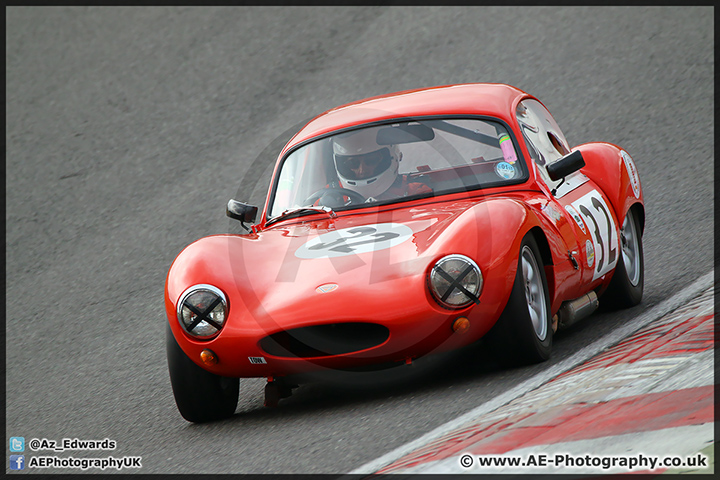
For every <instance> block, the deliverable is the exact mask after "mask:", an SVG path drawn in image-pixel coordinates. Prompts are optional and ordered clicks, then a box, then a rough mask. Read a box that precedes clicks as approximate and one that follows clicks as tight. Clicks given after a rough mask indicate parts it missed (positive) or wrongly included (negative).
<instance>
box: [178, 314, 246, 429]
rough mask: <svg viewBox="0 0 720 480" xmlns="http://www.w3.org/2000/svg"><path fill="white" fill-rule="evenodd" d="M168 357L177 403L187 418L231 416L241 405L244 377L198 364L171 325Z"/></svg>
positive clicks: (210, 419) (191, 419) (203, 418)
mask: <svg viewBox="0 0 720 480" xmlns="http://www.w3.org/2000/svg"><path fill="white" fill-rule="evenodd" d="M166 336H167V341H166V344H167V360H168V369H169V370H170V383H171V384H172V389H173V394H174V395H175V403H176V404H177V407H178V410H180V414H181V415H182V416H183V418H185V420H187V421H189V422H194V423H202V422H209V421H212V420H220V419H223V418H228V417H230V416H232V414H233V413H235V408H236V407H237V401H238V393H239V389H240V380H239V379H237V378H226V377H221V376H218V375H215V374H213V373H210V372H208V371H207V370H204V369H202V368H201V367H199V366H198V365H196V364H195V362H193V361H192V360H190V358H188V356H187V355H185V352H183V351H182V349H181V348H180V345H178V343H177V341H176V340H175V337H174V336H173V334H172V331H171V330H170V327H169V326H168V328H167V333H166Z"/></svg>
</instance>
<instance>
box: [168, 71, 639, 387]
mask: <svg viewBox="0 0 720 480" xmlns="http://www.w3.org/2000/svg"><path fill="white" fill-rule="evenodd" d="M528 98H530V99H532V98H534V97H532V96H530V95H528V94H526V93H525V92H522V91H521V90H518V89H516V88H514V87H510V86H507V85H500V84H470V85H454V86H447V87H436V88H431V89H426V90H417V91H410V92H403V93H399V94H394V95H388V96H383V97H376V98H374V99H368V100H364V101H361V102H356V103H353V104H350V105H347V106H343V107H339V108H336V109H333V110H330V111H329V112H326V113H325V114H323V115H320V116H318V117H316V118H315V119H314V120H312V121H311V122H310V123H309V124H308V125H306V126H305V127H304V128H303V129H302V130H301V131H300V132H299V133H298V134H297V135H295V136H294V137H293V139H292V140H291V141H290V142H289V143H288V144H287V145H286V146H285V148H284V149H283V151H282V153H281V154H280V157H279V161H278V165H276V168H275V174H277V172H278V168H279V165H280V161H281V160H282V158H283V157H284V156H285V155H286V153H288V152H289V151H290V150H292V149H293V147H295V146H296V145H298V144H301V143H303V142H306V141H308V140H310V139H313V138H316V137H318V136H322V135H324V134H327V133H329V132H333V131H337V130H341V129H345V128H349V127H353V126H356V125H361V124H366V123H372V122H377V121H382V120H388V119H399V118H413V117H424V116H443V115H471V116H476V115H482V116H489V117H494V118H499V119H501V120H502V121H504V122H505V123H506V124H507V125H508V126H509V127H510V128H511V129H512V130H513V133H514V134H515V136H516V138H517V139H519V143H520V144H521V145H520V150H521V155H522V157H523V158H521V159H520V161H525V162H527V163H528V165H529V164H531V163H532V162H531V161H530V160H529V159H530V156H529V153H528V150H527V147H526V145H525V143H524V142H523V141H522V135H521V132H520V130H519V125H518V121H517V119H516V117H515V109H516V107H517V105H518V103H519V102H520V101H522V100H523V99H528ZM576 149H579V150H581V151H582V153H583V156H584V158H585V161H586V167H584V168H583V169H582V170H581V172H582V173H584V174H585V175H587V177H589V179H588V180H587V181H586V182H585V183H584V184H582V185H580V186H578V187H577V188H575V189H574V190H572V191H570V192H569V193H567V194H566V195H564V196H563V197H562V198H555V197H554V196H553V195H551V194H550V192H549V191H548V188H547V186H546V185H545V184H544V183H543V182H542V181H539V180H538V179H537V178H536V170H535V169H534V168H532V167H531V168H530V169H529V170H530V178H529V179H528V180H527V181H526V182H525V183H522V184H520V185H514V186H509V187H499V188H494V189H481V190H475V191H471V192H463V193H453V194H448V195H442V196H437V197H434V198H424V199H418V200H413V201H404V202H399V203H395V204H391V205H385V206H374V207H367V208H362V209H359V210H351V211H341V212H337V217H336V218H328V216H327V215H323V214H311V215H307V216H303V217H299V218H293V219H288V220H285V221H280V222H277V223H274V224H272V225H270V226H269V227H267V228H266V226H265V223H266V219H267V212H266V211H265V212H263V214H262V216H261V220H260V222H259V224H258V225H256V226H255V227H254V228H253V233H252V234H249V235H216V236H210V237H206V238H202V239H200V240H198V241H196V242H195V243H193V244H191V245H189V246H188V247H187V248H186V249H185V250H183V251H182V252H181V253H180V254H179V255H178V257H177V258H176V260H175V261H174V263H173V264H172V266H171V268H170V271H169V272H168V276H167V282H166V289H165V306H166V311H167V316H168V321H169V324H170V327H171V329H172V332H173V334H174V336H175V338H176V339H177V341H178V343H179V345H180V346H181V348H182V350H183V351H184V352H185V353H186V354H187V355H188V356H189V357H190V358H191V359H193V360H194V361H195V362H196V363H197V364H198V365H200V366H202V367H203V368H205V369H207V370H209V371H211V372H213V373H216V374H219V375H222V376H230V377H271V376H272V377H275V376H284V375H289V374H294V373H302V372H310V371H315V370H321V369H326V368H330V369H342V368H352V367H361V366H367V365H377V364H384V363H388V362H402V361H407V360H409V359H413V358H417V357H420V356H425V355H427V354H430V353H435V352H441V351H447V350H452V349H456V348H459V347H462V346H465V345H468V344H470V343H473V342H475V341H477V340H478V339H480V338H481V337H482V336H483V335H485V334H486V333H487V332H488V331H489V329H490V328H491V327H492V326H493V325H494V323H495V322H496V320H497V319H498V317H499V316H500V314H501V312H502V311H503V309H504V307H505V304H506V303H507V300H508V298H509V295H510V290H511V288H512V285H513V281H514V278H515V273H516V268H517V264H518V252H519V246H520V242H521V240H522V238H523V237H524V236H525V235H526V234H527V233H528V232H530V231H531V230H532V231H533V234H534V235H535V238H536V240H537V241H538V244H539V245H540V250H541V253H542V254H543V261H544V263H545V271H546V275H547V279H548V287H549V289H550V301H551V311H552V313H553V314H554V313H555V312H556V311H557V310H558V309H559V308H560V305H561V303H562V302H563V301H566V300H571V299H574V298H577V297H579V296H581V295H583V294H585V293H587V292H589V291H591V290H597V291H600V292H601V291H602V290H603V289H604V288H605V287H607V285H608V283H609V281H610V278H611V276H612V273H613V272H612V271H610V272H608V273H607V274H605V275H602V276H600V277H598V278H595V279H593V267H590V266H589V265H588V262H587V261H586V254H587V252H586V251H585V245H586V243H587V241H592V236H591V232H590V228H589V227H590V226H589V225H588V228H585V231H584V232H583V231H582V230H581V228H580V227H579V225H578V223H577V222H576V221H574V220H573V219H572V217H571V216H570V214H569V213H568V211H566V209H565V206H566V205H569V204H570V203H572V202H575V201H577V200H578V199H579V198H581V197H582V196H583V195H586V194H587V193H588V192H590V191H592V190H596V191H598V192H600V194H601V195H602V198H603V200H604V201H605V203H606V204H607V205H609V206H610V210H611V214H612V220H613V222H614V229H615V238H617V235H618V228H619V223H618V222H619V219H620V221H621V219H623V218H624V216H625V213H626V212H627V210H628V209H629V208H631V207H633V208H638V209H639V213H640V215H641V218H644V216H643V214H642V208H643V207H642V205H643V197H642V192H640V194H639V196H636V195H634V193H633V189H632V185H631V183H630V178H629V175H628V172H627V169H626V167H625V166H624V165H623V160H622V158H621V156H620V151H621V150H620V148H619V147H616V146H614V145H611V144H606V143H589V144H584V145H581V146H579V147H576ZM271 190H272V186H271ZM268 198H269V199H270V196H268ZM635 205H637V207H634V206H635ZM267 208H268V207H267V206H266V209H267ZM384 223H394V224H403V225H406V226H408V227H409V228H410V229H412V236H411V238H409V239H408V240H407V241H404V242H403V243H401V244H399V245H396V246H393V247H392V248H387V249H384V250H377V251H374V252H368V253H360V254H357V255H348V256H342V257H336V258H317V259H302V258H297V257H296V255H295V252H296V251H297V249H298V248H300V246H302V245H303V244H305V243H306V242H307V241H308V240H309V239H311V238H314V237H316V236H317V235H320V234H323V233H326V232H329V231H332V230H340V229H343V228H348V227H353V226H360V225H368V224H384ZM611 238H612V235H611ZM453 253H458V254H463V255H466V256H468V257H470V258H472V259H474V260H475V262H476V263H477V264H478V265H479V266H480V268H481V270H482V275H483V280H484V284H483V285H484V286H483V289H482V292H481V294H480V296H479V300H480V302H479V304H472V305H471V306H470V307H466V308H463V309H460V310H449V309H447V308H443V307H441V306H440V305H439V304H438V303H437V302H436V301H435V300H434V299H433V298H432V296H431V294H430V292H429V290H428V288H427V278H428V274H429V271H430V269H431V268H432V267H433V265H434V264H435V262H436V261H437V260H438V259H440V258H441V257H443V256H445V255H448V254H453ZM569 254H572V255H573V258H574V259H575V260H576V262H577V268H576V267H575V266H574V264H573V261H572V259H571V258H570V255H569ZM196 284H209V285H214V286H216V287H218V288H220V289H221V290H222V291H223V292H224V293H225V296H226V297H227V300H228V309H229V310H228V317H227V321H226V325H225V327H224V328H223V329H222V331H221V332H220V333H219V334H218V335H217V336H216V337H215V338H213V339H211V340H206V341H201V340H196V339H193V338H190V337H189V336H188V335H187V334H186V333H185V332H184V330H183V329H182V327H181V326H180V324H179V322H178V319H177V315H176V303H177V302H178V300H179V297H180V295H181V294H182V293H183V292H184V291H185V290H186V289H187V288H188V287H190V286H192V285H196ZM327 284H334V285H337V287H333V288H334V290H331V291H328V292H325V293H322V292H319V291H318V290H317V289H318V287H320V286H323V285H327ZM460 316H464V317H467V318H468V319H469V323H470V328H469V330H467V331H466V332H464V333H463V334H459V333H454V332H453V330H452V327H451V325H452V323H453V321H454V320H455V319H456V318H458V317H460ZM343 322H359V323H373V324H379V325H382V326H384V327H386V328H387V329H388V331H389V335H388V338H387V340H385V341H384V342H382V343H381V344H380V345H377V346H374V347H371V348H367V349H364V350H360V351H356V352H351V353H343V354H339V355H330V356H323V357H309V358H289V357H280V356H275V355H271V354H269V353H268V352H266V351H264V350H263V349H262V348H261V347H260V342H261V340H262V339H263V338H265V337H266V336H268V335H270V334H273V333H276V332H279V331H283V330H289V329H293V328H297V327H305V326H311V325H320V324H334V323H343ZM205 348H209V349H211V350H212V351H214V352H215V353H216V355H217V357H218V358H219V362H218V363H217V364H216V365H214V366H207V365H204V364H203V363H202V362H201V361H200V352H201V351H202V350H203V349H205ZM250 357H263V358H264V361H265V362H266V363H259V364H258V363H252V362H251V361H250V360H249V358H250Z"/></svg>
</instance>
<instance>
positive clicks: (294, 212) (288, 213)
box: [265, 206, 337, 226]
mask: <svg viewBox="0 0 720 480" xmlns="http://www.w3.org/2000/svg"><path fill="white" fill-rule="evenodd" d="M309 213H327V214H328V215H330V218H335V217H337V214H336V213H335V211H334V210H333V209H332V208H330V207H324V206H323V207H320V206H318V207H312V206H309V207H297V208H289V209H287V210H285V211H283V212H282V213H281V214H280V215H277V216H275V217H272V218H271V219H270V220H268V221H267V222H266V223H265V225H266V226H267V225H270V224H271V223H275V222H277V221H278V220H284V219H286V218H292V217H299V216H301V215H306V214H309Z"/></svg>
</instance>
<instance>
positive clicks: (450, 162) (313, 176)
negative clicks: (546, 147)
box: [269, 118, 528, 217]
mask: <svg viewBox="0 0 720 480" xmlns="http://www.w3.org/2000/svg"><path fill="white" fill-rule="evenodd" d="M518 152H519V149H518V148H517V144H516V139H515V137H514V135H512V133H510V132H509V131H508V129H507V128H506V127H505V126H504V125H503V124H502V123H500V122H499V121H494V120H488V119H479V118H431V119H420V120H412V121H403V122H394V123H388V124H382V125H377V124H375V125H371V126H366V127H361V128H355V129H352V130H348V131H343V132H341V133H339V134H335V135H331V136H327V137H324V138H321V139H318V140H315V141H312V142H309V143H306V144H304V145H303V146H301V147H300V148H297V149H295V150H293V151H292V152H291V153H290V154H289V155H288V156H287V157H286V158H285V159H284V161H283V162H282V167H281V169H280V171H279V174H278V178H277V179H276V181H275V182H274V183H273V188H274V192H273V195H272V197H271V198H272V206H271V208H270V209H269V216H270V217H275V216H277V215H279V214H281V213H282V212H283V211H286V210H291V209H295V208H299V207H304V206H327V207H330V208H333V209H335V210H337V209H349V208H361V207H363V206H368V205H369V204H376V203H392V202H395V201H402V200H406V199H411V198H420V197H423V196H438V195H442V194H445V193H454V192H458V191H468V190H475V189H479V188H487V187H495V186H501V185H505V184H512V183H520V182H522V181H524V180H526V179H527V176H528V173H527V168H526V164H525V162H524V161H523V160H522V158H521V155H520V154H519V153H518Z"/></svg>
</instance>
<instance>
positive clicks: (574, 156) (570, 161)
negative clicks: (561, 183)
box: [547, 150, 585, 181]
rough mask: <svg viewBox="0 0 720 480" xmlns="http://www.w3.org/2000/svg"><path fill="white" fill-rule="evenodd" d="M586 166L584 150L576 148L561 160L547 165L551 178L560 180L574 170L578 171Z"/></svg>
mask: <svg viewBox="0 0 720 480" xmlns="http://www.w3.org/2000/svg"><path fill="white" fill-rule="evenodd" d="M584 166H585V160H584V159H583V156H582V152H581V151H580V150H575V151H574V152H570V153H568V154H567V155H565V156H564V157H562V158H561V159H560V160H558V161H556V162H553V163H551V164H549V165H548V166H547V172H548V175H549V176H550V180H553V181H554V180H560V179H561V178H565V177H567V176H568V175H570V174H571V173H573V172H577V171H578V170H580V169H581V168H582V167H584Z"/></svg>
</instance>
